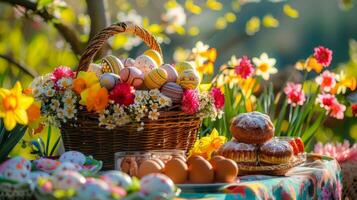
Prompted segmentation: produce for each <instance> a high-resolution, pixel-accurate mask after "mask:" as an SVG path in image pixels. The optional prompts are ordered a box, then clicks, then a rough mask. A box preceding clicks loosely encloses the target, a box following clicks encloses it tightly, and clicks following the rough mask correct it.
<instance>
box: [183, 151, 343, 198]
mask: <svg viewBox="0 0 357 200" xmlns="http://www.w3.org/2000/svg"><path fill="white" fill-rule="evenodd" d="M310 158H311V157H310ZM239 179H240V183H238V184H233V185H229V186H227V187H225V189H223V191H221V193H182V194H181V196H180V197H181V198H187V199H192V198H207V199H218V200H223V199H282V200H286V199H341V193H342V184H341V169H340V166H339V165H338V163H337V161H336V160H334V159H331V158H329V157H321V158H317V157H314V158H313V159H309V160H308V161H307V162H306V163H304V164H303V165H301V166H299V167H295V168H293V169H291V170H290V171H288V172H287V173H286V175H285V176H284V177H279V176H265V175H251V176H242V177H239Z"/></svg>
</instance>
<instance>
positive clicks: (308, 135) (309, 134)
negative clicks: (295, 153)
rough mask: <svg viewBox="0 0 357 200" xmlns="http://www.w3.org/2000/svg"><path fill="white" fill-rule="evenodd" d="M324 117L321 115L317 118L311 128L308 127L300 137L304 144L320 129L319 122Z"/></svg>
mask: <svg viewBox="0 0 357 200" xmlns="http://www.w3.org/2000/svg"><path fill="white" fill-rule="evenodd" d="M324 118H325V115H324V114H323V113H321V114H320V115H319V116H318V118H317V119H316V121H315V122H314V123H313V125H312V126H310V127H309V128H308V129H307V130H306V131H305V132H304V133H303V135H302V137H301V139H302V141H303V142H304V143H307V142H308V141H309V140H310V139H311V137H312V136H313V134H314V133H315V132H316V131H317V129H318V128H319V127H320V125H321V122H322V121H323V120H324Z"/></svg>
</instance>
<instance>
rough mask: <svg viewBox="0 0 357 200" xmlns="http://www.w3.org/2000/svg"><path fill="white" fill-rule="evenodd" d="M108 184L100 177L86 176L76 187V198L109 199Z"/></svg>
mask: <svg viewBox="0 0 357 200" xmlns="http://www.w3.org/2000/svg"><path fill="white" fill-rule="evenodd" d="M110 194H111V193H110V188H109V185H108V184H107V183H106V182H104V181H103V180H100V179H95V178H88V179H87V181H86V182H85V183H84V184H83V185H82V186H81V187H80V188H79V189H78V191H77V195H76V197H77V198H78V199H109V197H110Z"/></svg>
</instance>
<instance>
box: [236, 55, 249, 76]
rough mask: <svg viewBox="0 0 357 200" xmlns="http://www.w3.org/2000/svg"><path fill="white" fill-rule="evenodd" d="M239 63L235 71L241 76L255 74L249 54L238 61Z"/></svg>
mask: <svg viewBox="0 0 357 200" xmlns="http://www.w3.org/2000/svg"><path fill="white" fill-rule="evenodd" d="M238 62H239V63H238V65H237V66H235V69H234V71H235V73H236V74H237V75H239V76H240V77H241V78H243V79H246V78H248V77H250V76H252V75H253V72H254V66H253V64H252V63H251V62H250V59H249V58H248V56H243V57H242V58H241V59H239V61H238Z"/></svg>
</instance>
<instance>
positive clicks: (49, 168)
mask: <svg viewBox="0 0 357 200" xmlns="http://www.w3.org/2000/svg"><path fill="white" fill-rule="evenodd" d="M33 164H34V165H35V167H36V169H38V170H41V171H44V172H47V173H50V172H53V171H54V170H56V169H57V167H58V166H60V165H61V162H59V161H57V160H53V159H49V158H40V159H38V160H35V161H33Z"/></svg>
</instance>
